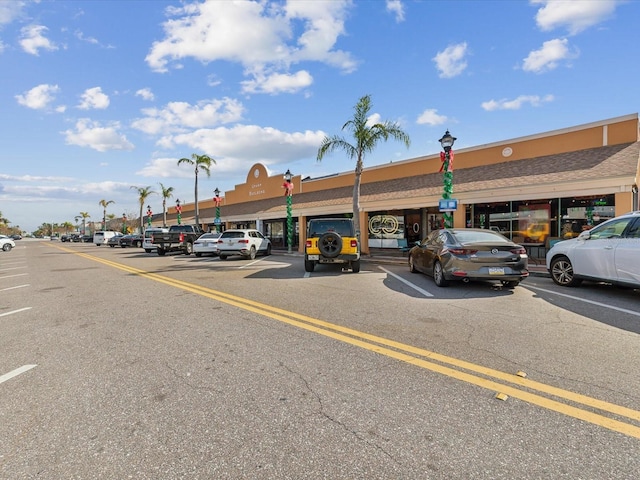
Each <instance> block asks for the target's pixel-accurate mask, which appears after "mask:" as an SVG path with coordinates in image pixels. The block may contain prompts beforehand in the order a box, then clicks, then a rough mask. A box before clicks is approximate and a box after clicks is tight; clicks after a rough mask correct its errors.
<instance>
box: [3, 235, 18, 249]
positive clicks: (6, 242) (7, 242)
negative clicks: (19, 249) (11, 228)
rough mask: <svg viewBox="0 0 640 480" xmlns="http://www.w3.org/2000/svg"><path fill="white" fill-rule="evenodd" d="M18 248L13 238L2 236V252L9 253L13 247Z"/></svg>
mask: <svg viewBox="0 0 640 480" xmlns="http://www.w3.org/2000/svg"><path fill="white" fill-rule="evenodd" d="M15 246H16V242H14V241H13V240H12V239H11V238H9V237H7V236H6V235H0V248H2V251H4V252H9V251H11V249H12V248H13V247H15Z"/></svg>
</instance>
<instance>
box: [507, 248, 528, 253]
mask: <svg viewBox="0 0 640 480" xmlns="http://www.w3.org/2000/svg"><path fill="white" fill-rule="evenodd" d="M510 252H511V253H515V254H516V255H522V254H525V255H526V253H527V250H526V249H525V248H524V247H518V248H512V249H511V250H510Z"/></svg>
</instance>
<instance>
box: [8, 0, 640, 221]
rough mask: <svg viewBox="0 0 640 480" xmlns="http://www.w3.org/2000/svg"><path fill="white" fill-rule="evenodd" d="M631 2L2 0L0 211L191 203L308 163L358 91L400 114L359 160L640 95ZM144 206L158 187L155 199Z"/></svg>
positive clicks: (35, 217) (48, 215)
mask: <svg viewBox="0 0 640 480" xmlns="http://www.w3.org/2000/svg"><path fill="white" fill-rule="evenodd" d="M638 20H640V2H638V1H613V0H587V1H581V0H573V1H554V0H532V1H524V0H523V1H508V0H498V1H481V0H478V1H471V0H469V1H456V0H451V1H414V0H387V1H384V0H369V1H365V0H354V1H349V0H330V1H323V0H311V1H305V0H301V1H289V2H287V1H273V2H267V1H235V2H233V1H226V0H213V1H209V2H192V1H177V0H175V1H161V0H154V1H144V0H129V1H124V0H120V1H119V0H108V1H107V0H105V1H100V0H90V1H89V0H87V1H82V0H72V1H62V0H61V1H55V0H40V1H30V0H0V139H1V140H0V141H1V144H0V145H1V148H0V212H2V215H3V216H4V217H5V218H7V219H8V220H9V221H10V222H11V225H13V226H15V225H19V226H20V227H21V228H22V229H23V230H26V231H31V230H33V229H35V228H37V227H38V226H39V225H41V224H42V223H45V222H55V223H63V222H65V221H69V222H71V223H75V222H74V217H75V216H77V215H78V214H79V213H80V212H81V211H86V212H88V213H89V214H90V215H91V219H92V220H94V221H99V220H101V218H102V207H100V206H99V204H98V203H99V201H100V200H101V199H105V200H113V201H114V202H115V203H114V204H112V205H109V207H108V211H107V212H108V213H113V214H115V215H116V216H117V217H120V216H121V215H122V213H127V214H133V215H135V216H137V214H138V211H139V206H138V202H137V194H136V191H135V190H134V189H132V188H131V187H132V186H136V187H146V186H150V187H151V188H152V189H153V190H154V191H156V192H157V191H160V187H159V184H158V183H159V182H162V183H163V184H164V186H165V187H173V188H174V198H173V199H174V200H175V198H180V200H181V201H186V202H193V200H194V195H193V187H194V185H193V184H194V177H193V170H192V168H191V167H189V166H188V165H181V166H178V165H177V160H178V159H179V158H182V157H190V156H191V154H193V153H197V154H205V153H206V154H208V155H210V156H211V157H213V158H214V159H215V160H216V162H217V163H216V165H214V166H213V168H212V169H211V177H210V178H207V176H206V175H201V176H200V181H199V197H200V199H201V200H202V199H205V198H210V197H211V196H213V190H214V189H215V188H216V187H218V188H220V190H222V191H225V190H230V189H232V188H233V187H234V186H235V185H236V184H240V183H244V181H245V179H246V175H247V172H248V170H249V167H250V166H251V165H252V164H254V163H256V162H261V163H263V164H264V165H265V166H267V168H268V170H269V171H270V172H271V173H272V174H280V173H282V172H284V171H286V170H287V169H290V170H291V171H292V172H293V173H294V174H300V175H303V176H311V177H319V176H323V175H327V174H331V173H337V172H345V171H350V170H352V169H353V168H354V166H355V163H354V162H353V161H350V160H349V159H346V158H344V156H343V155H341V154H340V153H334V154H332V155H330V156H329V157H325V159H324V160H323V161H322V162H321V163H318V162H316V153H317V150H318V146H319V145H320V142H321V140H322V138H323V137H324V136H325V135H333V134H341V133H342V132H341V130H340V129H341V127H342V125H343V124H344V122H345V121H346V120H348V119H349V118H350V117H351V115H352V113H353V106H354V105H355V104H356V102H357V101H358V99H359V98H360V97H361V96H363V95H365V94H370V95H371V97H372V101H373V110H372V112H373V116H374V118H373V119H380V120H382V121H384V120H391V121H396V122H398V123H400V125H401V126H402V128H403V129H404V130H405V131H406V132H407V133H408V134H409V136H410V138H411V147H410V148H409V149H407V148H406V147H405V146H404V145H403V144H402V143H400V142H394V141H389V142H388V143H385V144H381V145H380V146H379V148H377V149H376V151H375V152H373V153H372V154H370V155H369V156H368V157H366V158H365V167H366V166H373V165H379V164H383V163H388V162H390V161H398V160H404V159H409V158H414V157H419V156H422V155H430V154H434V153H437V152H439V151H440V145H439V143H438V139H439V138H440V137H441V136H442V134H443V133H444V132H445V130H447V129H449V130H450V131H451V133H452V134H453V135H454V136H456V137H457V138H458V141H457V142H456V145H455V146H454V149H457V148H465V147H472V146H477V145H482V144H486V143H491V142H495V141H500V140H506V139H510V138H516V137H520V136H525V135H531V134H535V133H540V132H546V131H549V130H554V129H559V128H566V127H571V126H575V125H580V124H583V123H589V122H594V121H598V120H603V119H606V118H612V117H617V116H622V115H626V114H630V113H636V112H637V111H638V105H639V101H638V100H639V96H640V93H639V92H640V89H639V88H638V86H637V79H638V78H639V77H640V75H639V73H640V72H639V70H640V64H639V63H638V62H637V50H638V38H639V36H638V33H637V26H638ZM148 203H149V204H150V205H151V206H152V210H153V211H154V213H160V211H161V198H160V196H159V195H152V196H151V197H149V201H148Z"/></svg>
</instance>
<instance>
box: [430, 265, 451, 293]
mask: <svg viewBox="0 0 640 480" xmlns="http://www.w3.org/2000/svg"><path fill="white" fill-rule="evenodd" d="M433 281H434V283H435V284H436V286H438V287H446V286H447V285H449V282H448V281H447V279H446V278H444V268H442V263H440V261H439V260H436V261H435V263H434V264H433Z"/></svg>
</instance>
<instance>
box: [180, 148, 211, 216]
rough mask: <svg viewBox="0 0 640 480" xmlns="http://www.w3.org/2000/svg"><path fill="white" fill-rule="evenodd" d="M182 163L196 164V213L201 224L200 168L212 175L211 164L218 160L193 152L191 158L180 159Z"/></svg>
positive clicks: (208, 175)
mask: <svg viewBox="0 0 640 480" xmlns="http://www.w3.org/2000/svg"><path fill="white" fill-rule="evenodd" d="M181 163H187V164H189V165H191V166H195V173H196V185H195V189H194V194H195V214H196V225H200V215H199V212H198V170H202V171H203V172H206V174H207V177H210V176H211V164H215V163H216V161H215V160H214V159H213V158H211V157H210V156H209V155H198V154H196V153H192V154H191V158H181V159H180V160H178V165H180V164H181Z"/></svg>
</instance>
